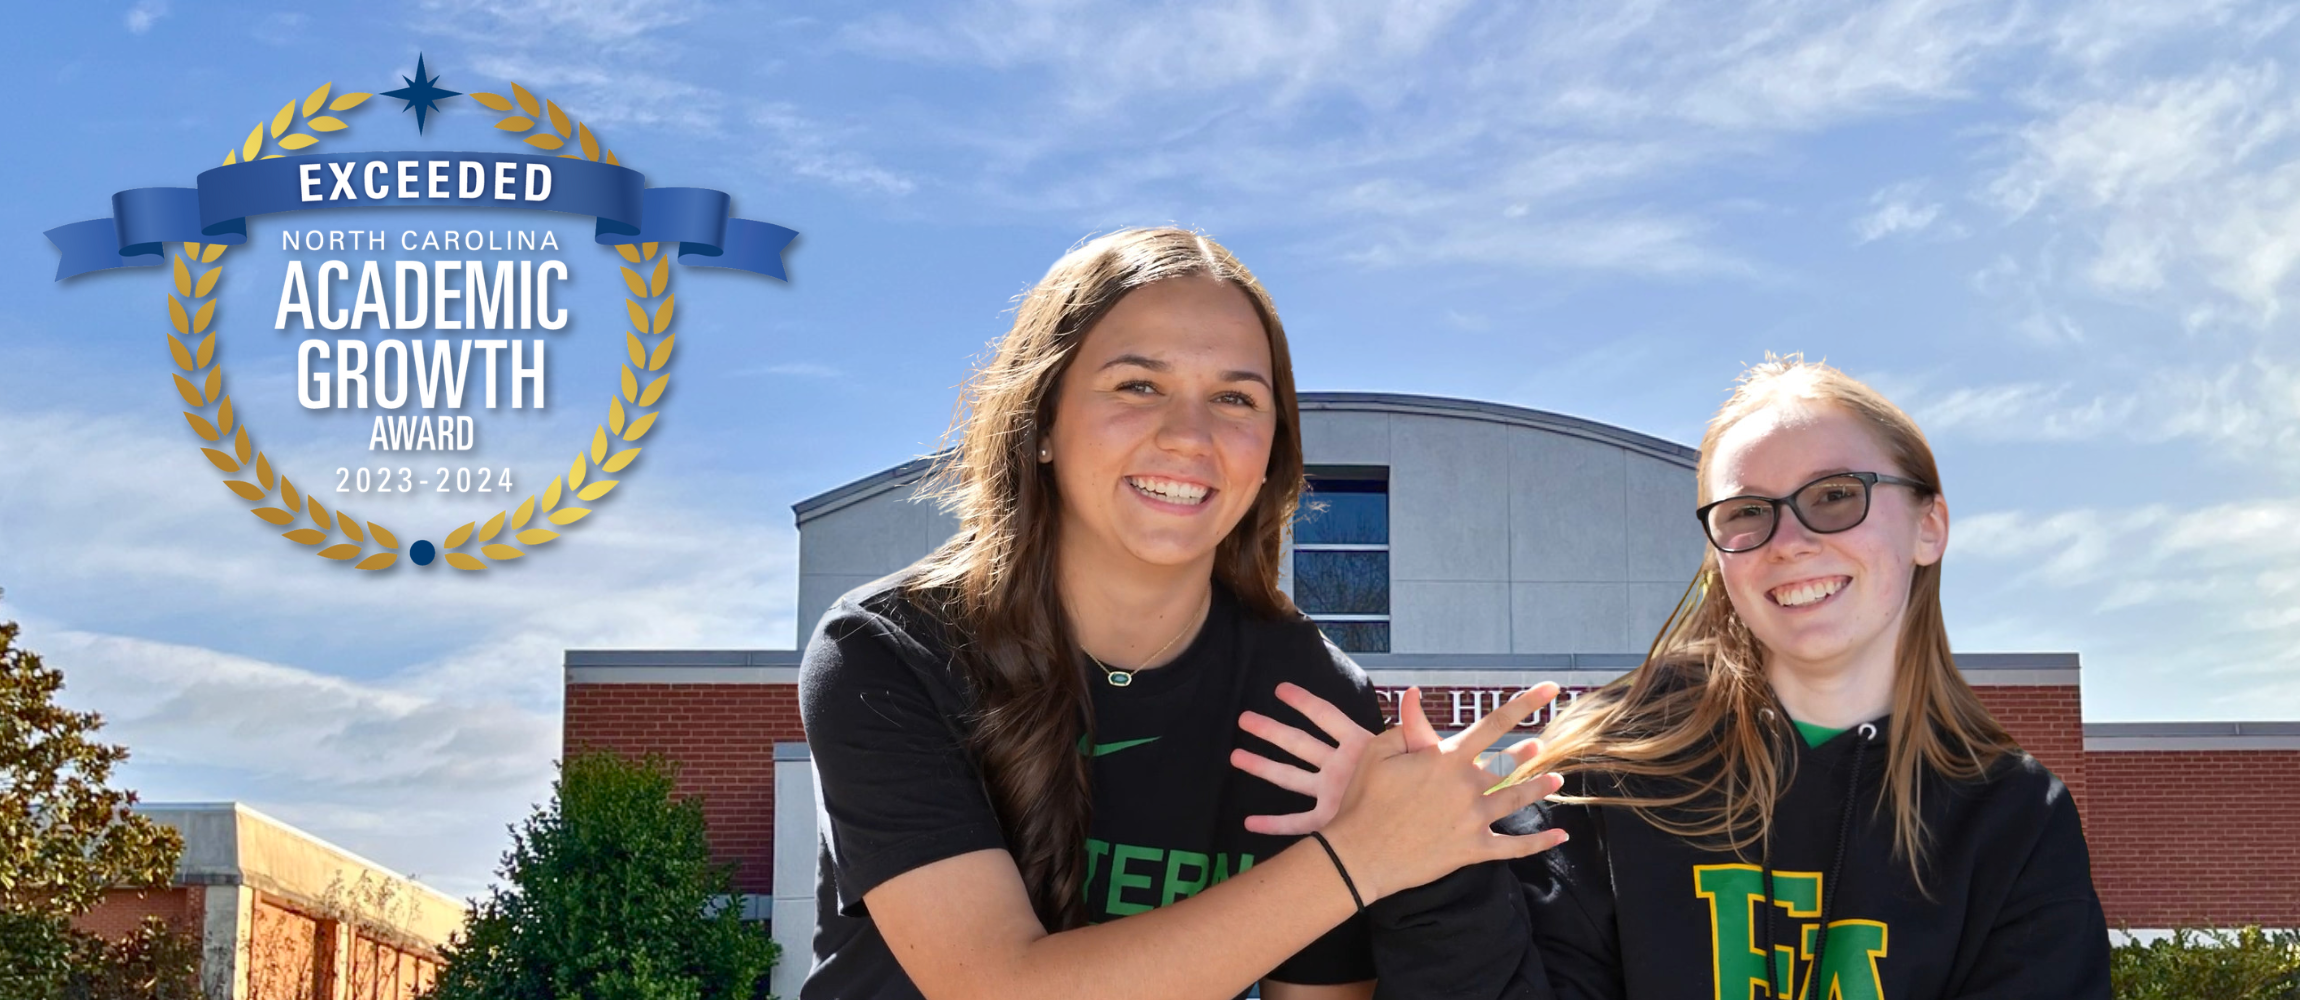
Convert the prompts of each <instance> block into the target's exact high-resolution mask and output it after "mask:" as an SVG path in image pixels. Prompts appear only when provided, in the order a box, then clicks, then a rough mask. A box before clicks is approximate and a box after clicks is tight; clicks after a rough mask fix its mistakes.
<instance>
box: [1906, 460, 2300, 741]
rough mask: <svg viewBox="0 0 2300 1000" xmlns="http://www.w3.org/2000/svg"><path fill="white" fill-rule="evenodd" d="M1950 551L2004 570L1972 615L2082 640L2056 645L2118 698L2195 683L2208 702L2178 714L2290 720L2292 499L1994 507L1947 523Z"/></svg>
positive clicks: (2299, 585) (2294, 660) (2294, 594)
mask: <svg viewBox="0 0 2300 1000" xmlns="http://www.w3.org/2000/svg"><path fill="white" fill-rule="evenodd" d="M1950 548H1951V551H1952V559H1953V560H1955V561H1956V562H1957V563H1958V564H1959V565H1960V566H1971V565H1974V564H1979V565H1980V566H1981V567H1982V568H1984V569H1989V570H1995V571H1998V572H2001V573H2002V574H2003V575H2002V577H2001V580H2002V582H2001V583H1999V584H1998V585H1996V586H1994V587H1993V588H1992V590H1993V594H1990V595H1986V596H1984V597H1983V598H1981V599H1979V600H1977V601H1976V602H1975V604H1974V607H1975V608H1983V607H1985V608H1986V609H1987V611H1986V612H1985V613H1986V614H1987V615H1989V616H1991V617H1995V616H1999V615H2000V614H2001V611H2000V609H2002V608H2004V607H2007V606H2011V607H2017V608H2020V609H2024V610H2023V611H2022V612H2021V613H2022V614H2025V615H2027V616H2029V617H2030V618H2040V617H2050V618H2053V619H2054V621H2052V622H2051V623H2050V624H2049V625H2043V626H2041V630H2044V631H2052V630H2058V631H2059V632H2060V634H2062V635H2069V636H2077V637H2081V639H2080V640H2064V641H2063V643H2062V644H2063V646H2064V648H2079V647H2081V648H2082V649H2083V650H2084V654H2085V666H2086V669H2087V671H2088V673H2090V674H2092V675H2093V677H2094V678H2096V679H2097V678H2099V677H2102V676H2107V677H2113V678H2115V680H2116V682H2117V685H2116V686H2117V689H2118V691H2119V692H2120V694H2122V696H2123V697H2130V696H2131V695H2130V694H2124V692H2139V691H2146V690H2148V689H2150V688H2153V687H2155V686H2157V685H2158V684H2160V683H2163V682H2166V681H2171V680H2173V679H2175V678H2178V679H2183V680H2187V681H2189V682H2191V683H2194V682H2195V681H2196V680H2198V679H2202V680H2203V685H2202V686H2203V687H2204V688H2205V689H2206V690H2210V691H2212V693H2211V694H2209V695H2202V694H2199V695H2195V696H2190V697H2187V698H2184V699H2183V700H2184V702H2185V703H2186V704H2188V705H2190V706H2192V707H2190V708H2187V709H2185V710H2184V711H2185V712H2189V713H2194V712H2200V711H2201V712H2209V713H2210V714H2212V715H2215V716H2217V717H2220V718H2248V719H2262V718H2292V717H2294V716H2295V715H2300V683H2295V682H2294V681H2293V678H2294V677H2295V676H2296V675H2300V614H2296V613H2295V611H2294V609H2295V608H2300V572H2296V571H2295V570H2294V569H2293V568H2292V567H2293V565H2294V563H2295V561H2296V560H2300V501H2292V500H2254V501H2242V502H2234V503H2222V504H2214V505H2210V506H2205V507H2199V508H2188V509H2182V508H2176V507H2172V506H2168V505H2161V504H2154V505H2146V506H2140V507H2127V508H2115V507H2084V508H2074V509H2069V510H2063V511H2057V512H2052V513H2047V514H2029V513H2017V512H1995V513H1989V514H1983V515H1979V516H1975V517H1966V518H1961V519H1958V520H1956V521H1955V523H1954V524H1953V526H1952V529H1951V543H1950ZM2031 627H2036V626H2031ZM1976 631H1979V632H1992V633H1995V634H2004V633H2005V632H2006V631H2008V630H2006V629H2005V628H2004V626H2003V625H2002V623H1991V624H1984V625H1983V626H1982V627H1981V628H1980V629H1978V630H1976ZM2014 631H2017V630H2014ZM2150 678H2161V679H2162V680H2161V681H2155V680H2149V679H2150ZM2086 686H2087V689H2088V695H2089V694H2090V693H2091V689H2092V688H2093V687H2094V682H2093V681H2091V680H2088V682H2087V685H2086ZM2143 697H2144V698H2145V697H2146V696H2145V695H2144V696H2143ZM2087 700H2088V701H2090V700H2092V698H2091V697H2088V699H2087ZM2134 704H2138V702H2135V703H2134ZM2122 711H2124V712H2129V711H2131V708H2130V707H2124V708H2123V709H2122ZM2088 714H2091V713H2090V712H2089V711H2088ZM2120 714H2121V713H2120Z"/></svg>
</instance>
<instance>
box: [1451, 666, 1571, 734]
mask: <svg viewBox="0 0 2300 1000" xmlns="http://www.w3.org/2000/svg"><path fill="white" fill-rule="evenodd" d="M1557 692H1558V687H1557V685H1556V684H1555V683H1552V682H1550V681H1543V682H1541V683H1539V684H1536V685H1534V686H1533V687H1532V688H1530V689H1528V690H1526V691H1523V692H1521V693H1519V694H1518V696H1517V697H1515V698H1511V699H1510V700H1508V701H1505V702H1503V703H1501V706H1500V707H1499V708H1496V709H1494V710H1493V711H1491V712H1487V713H1486V714H1485V716H1484V717H1483V718H1480V719H1478V720H1477V721H1476V722H1473V723H1471V724H1470V727H1469V728H1468V729H1464V730H1462V731H1461V732H1459V733H1457V734H1455V735H1453V736H1450V737H1447V739H1446V745H1447V746H1449V747H1457V746H1458V747H1468V748H1470V749H1471V750H1483V749H1485V748H1486V747H1490V746H1492V745H1494V744H1495V743H1498V742H1501V738H1502V737H1503V736H1506V735H1508V734H1509V731H1510V730H1512V729H1516V728H1517V727H1518V724H1519V723H1522V722H1524V721H1525V720H1527V719H1530V718H1533V714H1534V713H1535V712H1539V711H1541V706H1543V705H1547V704H1549V703H1550V701H1551V700H1552V699H1554V698H1556V697H1557Z"/></svg>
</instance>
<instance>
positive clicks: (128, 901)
mask: <svg viewBox="0 0 2300 1000" xmlns="http://www.w3.org/2000/svg"><path fill="white" fill-rule="evenodd" d="M204 891H205V890H203V889H202V888H201V887H199V886H196V885H192V886H173V887H170V888H166V889H112V890H108V891H106V892H105V893H104V898H103V899H102V900H100V901H98V902H97V903H96V905H95V907H94V908H92V909H90V910H89V911H88V912H87V913H84V914H81V915H80V916H79V917H78V918H76V919H74V920H73V921H72V926H74V927H77V928H79V929H80V930H82V931H85V932H87V933H90V934H101V935H103V936H104V937H108V938H121V937H126V936H127V935H129V934H130V933H133V932H134V931H135V930H136V927H137V925H139V924H141V923H143V921H144V917H146V916H156V917H159V918H161V919H163V920H166V921H168V922H170V923H172V924H174V925H175V926H176V928H177V929H178V930H181V931H184V932H185V933H188V934H192V935H195V936H196V935H198V934H199V933H200V921H201V918H202V913H203V912H204V910H203V905H204V904H203V900H204V898H205V897H204V896H203V895H202V893H203V892H204Z"/></svg>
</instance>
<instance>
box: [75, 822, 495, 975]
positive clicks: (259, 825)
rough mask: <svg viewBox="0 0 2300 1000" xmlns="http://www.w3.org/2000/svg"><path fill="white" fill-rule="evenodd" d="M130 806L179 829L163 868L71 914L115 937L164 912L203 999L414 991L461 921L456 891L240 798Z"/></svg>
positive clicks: (83, 925) (83, 926) (82, 925)
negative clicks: (193, 961) (165, 875)
mask: <svg viewBox="0 0 2300 1000" xmlns="http://www.w3.org/2000/svg"><path fill="white" fill-rule="evenodd" d="M132 808H133V809H134V811H135V812H136V813H138V814H140V815H142V816H144V817H146V818H148V819H150V820H152V821H153V822H155V823H158V824H160V825H162V826H168V827H173V828H174V829H175V830H176V832H177V833H178V834H181V835H182V836H183V839H184V852H183V854H182V856H180V857H179V858H178V859H177V861H176V871H175V874H174V876H173V877H172V878H170V879H169V883H168V884H167V885H166V886H163V887H158V888H148V889H111V890H108V891H106V892H105V894H104V898H103V899H102V901H100V902H98V903H97V904H96V905H95V906H94V907H93V908H91V909H90V910H89V911H88V912H87V913H85V914H82V915H81V916H80V917H78V918H76V919H75V920H74V921H73V923H74V925H75V926H77V927H78V928H79V929H80V930H82V931H86V932H90V933H95V934H102V935H104V936H107V937H113V938H118V937H124V936H126V935H128V934H130V933H132V932H134V931H135V930H136V929H137V927H138V926H139V925H140V924H141V923H142V922H143V920H144V919H145V918H146V917H158V918H160V919H161V920H164V921H166V922H168V923H169V924H171V925H173V927H174V928H175V929H176V930H177V931H178V932H180V933H182V934H184V935H186V936H187V937H188V938H190V939H191V940H193V941H195V942H197V945H198V948H199V955H200V970H199V971H200V990H201V994H202V995H203V996H204V997H206V998H207V1000H413V998H415V997H416V996H418V995H420V994H422V993H423V992H424V991H426V990H428V989H430V988H431V984H432V981H433V979H434V978H435V977H437V975H438V973H439V968H440V965H441V953H440V948H441V946H443V945H445V944H446V943H447V942H448V940H449V939H450V938H451V937H452V936H453V935H454V934H456V933H458V932H460V931H461V930H462V928H463V922H464V916H465V908H464V905H463V903H462V902H461V901H459V900H456V899H453V898H451V897H449V896H446V895H444V894H442V893H440V892H438V891H437V890H435V889H432V888H431V887H429V886H426V885H424V884H422V883H420V882H417V881H415V880H413V879H410V878H407V877H406V876H403V875H400V874H398V873H395V872H393V871H391V870H389V869H386V868H384V867H382V866H380V865H377V864H375V863H374V862H371V861H368V860H367V859H365V858H362V857H360V856H358V855H356V854H353V853H351V852H349V851H346V850H344V849H343V848H340V847H337V846H335V845H333V844H330V843H328V842H326V841H324V840H321V839H319V838H317V837H314V836H312V835H311V834H308V833H305V832H303V831H302V830H299V829H296V828H295V827H292V826H289V825H288V824H286V823H283V822H281V821H279V820H277V819H273V818H272V817H270V816H267V815H264V814H263V813H261V812H258V811H256V810H255V809H253V808H250V807H249V806H247V805H245V804H243V803H238V802H182V803H141V804H138V805H135V806H133V807H132Z"/></svg>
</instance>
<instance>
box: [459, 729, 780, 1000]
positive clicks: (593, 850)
mask: <svg viewBox="0 0 2300 1000" xmlns="http://www.w3.org/2000/svg"><path fill="white" fill-rule="evenodd" d="M673 784H674V781H673V776H672V772H671V769H670V767H669V766H668V765H667V764H665V763H664V762H663V760H662V759H661V758H659V757H655V756H649V757H648V758H647V759H646V760H645V761H628V760H624V759H623V758H621V757H617V756H613V755H610V754H586V755H582V756H577V757H574V758H572V759H570V760H568V761H567V762H566V763H565V764H564V765H562V766H561V768H560V771H559V782H558V784H557V786H556V788H555V793H556V794H554V795H553V797H552V801H551V803H550V804H549V805H547V806H544V807H543V808H541V809H539V810H537V811H536V813H535V815H533V816H531V817H529V818H528V820H527V822H526V823H525V824H524V825H523V826H522V827H521V828H520V829H517V830H514V831H512V835H511V850H510V852H509V853H508V854H506V855H505V856H504V859H503V867H502V869H501V874H502V875H503V877H504V879H505V880H506V882H507V883H508V884H498V885H497V886H496V887H494V888H493V889H492V890H491V891H490V893H489V895H488V897H487V898H485V899H482V900H479V901H478V904H477V905H476V906H475V907H474V908H473V910H472V914H471V920H470V923H469V924H468V925H467V926H466V927H465V929H464V933H463V934H462V936H461V937H460V939H459V940H457V941H456V942H455V943H453V944H451V945H449V946H448V947H447V948H446V949H444V950H445V952H446V956H447V962H446V965H445V966H444V967H443V968H442V969H441V970H440V973H439V979H438V982H437V985H436V987H435V988H434V990H433V992H432V993H430V994H428V995H427V997H426V1000H575V998H581V1000H751V998H752V997H754V996H756V995H758V994H759V993H760V992H761V987H762V986H763V985H764V980H765V978H766V975H767V972H768V970H769V969H770V968H772V967H773V965H774V962H775V957H776V947H775V943H774V942H773V941H772V940H769V939H768V937H767V936H766V934H765V932H764V931H763V930H762V929H761V928H760V927H759V926H758V925H756V924H746V923H744V922H743V921H742V914H741V910H740V907H736V906H728V905H723V901H724V900H728V899H732V898H734V897H733V887H732V884H731V876H730V873H729V871H728V870H727V869H726V868H725V867H723V866H719V865H714V864H712V863H711V859H710V853H709V851H708V848H707V845H706V843H705V841H704V836H703V807H702V803H701V802H700V801H698V800H697V799H694V798H682V799H678V800H675V801H674V800H673V798H672V788H673ZM715 903H719V905H714V904H715Z"/></svg>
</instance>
